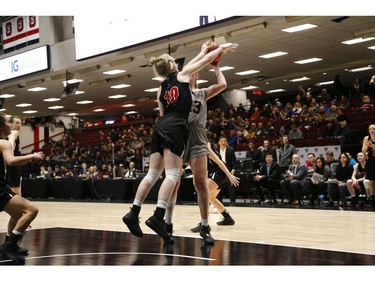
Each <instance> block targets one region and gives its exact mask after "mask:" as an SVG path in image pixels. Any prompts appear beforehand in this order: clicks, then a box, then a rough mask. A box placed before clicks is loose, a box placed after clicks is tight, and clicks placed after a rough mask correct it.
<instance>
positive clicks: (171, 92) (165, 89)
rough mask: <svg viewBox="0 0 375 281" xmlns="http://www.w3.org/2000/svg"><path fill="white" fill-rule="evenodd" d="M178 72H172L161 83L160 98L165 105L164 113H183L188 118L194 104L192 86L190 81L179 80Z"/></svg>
mask: <svg viewBox="0 0 375 281" xmlns="http://www.w3.org/2000/svg"><path fill="white" fill-rule="evenodd" d="M177 73H178V72H173V73H171V74H170V75H169V76H168V77H167V78H166V79H165V80H164V81H163V82H162V83H161V92H160V96H159V100H160V102H161V103H162V104H163V106H164V115H168V114H171V113H172V114H177V115H182V116H183V117H184V119H185V120H188V117H189V113H190V110H191V104H192V97H191V88H190V85H189V83H183V82H180V81H178V80H177Z"/></svg>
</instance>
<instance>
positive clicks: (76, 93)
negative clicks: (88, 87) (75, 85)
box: [74, 90, 85, 95]
mask: <svg viewBox="0 0 375 281" xmlns="http://www.w3.org/2000/svg"><path fill="white" fill-rule="evenodd" d="M84 93H85V91H78V90H77V91H76V92H75V94H74V95H81V94H84Z"/></svg>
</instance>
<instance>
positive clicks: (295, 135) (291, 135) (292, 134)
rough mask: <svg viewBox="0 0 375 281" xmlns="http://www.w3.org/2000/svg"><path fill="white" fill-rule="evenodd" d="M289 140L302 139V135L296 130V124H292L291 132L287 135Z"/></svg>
mask: <svg viewBox="0 0 375 281" xmlns="http://www.w3.org/2000/svg"><path fill="white" fill-rule="evenodd" d="M288 138H289V140H302V139H303V133H302V131H301V130H300V129H299V128H298V126H297V124H296V123H293V124H292V127H291V130H290V131H289V133H288Z"/></svg>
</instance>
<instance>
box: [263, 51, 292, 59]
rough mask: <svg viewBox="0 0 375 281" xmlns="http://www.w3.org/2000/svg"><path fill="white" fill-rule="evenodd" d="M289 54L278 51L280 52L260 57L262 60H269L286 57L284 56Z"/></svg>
mask: <svg viewBox="0 0 375 281" xmlns="http://www.w3.org/2000/svg"><path fill="white" fill-rule="evenodd" d="M287 54H288V53H287V52H281V51H278V52H274V53H269V54H265V55H261V56H259V57H260V58H264V59H269V58H274V57H280V56H284V55H287Z"/></svg>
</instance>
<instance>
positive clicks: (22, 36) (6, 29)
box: [2, 16, 39, 53]
mask: <svg viewBox="0 0 375 281" xmlns="http://www.w3.org/2000/svg"><path fill="white" fill-rule="evenodd" d="M2 29H3V47H4V53H8V52H10V51H13V50H16V49H19V48H21V47H24V46H28V45H31V44H35V43H39V18H38V17H37V16H22V17H14V18H12V19H9V20H7V21H4V22H3V26H2Z"/></svg>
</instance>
